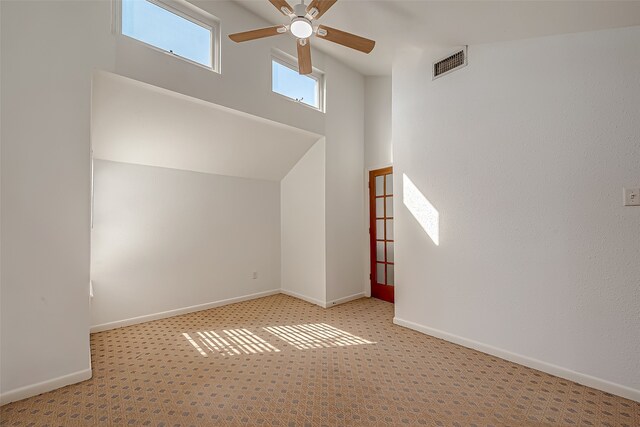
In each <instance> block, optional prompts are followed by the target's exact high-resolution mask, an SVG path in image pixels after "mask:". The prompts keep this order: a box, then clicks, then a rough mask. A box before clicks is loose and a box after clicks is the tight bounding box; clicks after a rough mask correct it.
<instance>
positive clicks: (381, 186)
mask: <svg viewBox="0 0 640 427" xmlns="http://www.w3.org/2000/svg"><path fill="white" fill-rule="evenodd" d="M369 236H370V241H371V245H370V246H371V250H370V254H371V296H372V297H375V298H380V299H382V300H385V301H389V302H393V295H394V292H393V290H394V271H393V270H394V256H393V252H394V250H393V168H391V167H388V168H384V169H378V170H374V171H371V172H369Z"/></svg>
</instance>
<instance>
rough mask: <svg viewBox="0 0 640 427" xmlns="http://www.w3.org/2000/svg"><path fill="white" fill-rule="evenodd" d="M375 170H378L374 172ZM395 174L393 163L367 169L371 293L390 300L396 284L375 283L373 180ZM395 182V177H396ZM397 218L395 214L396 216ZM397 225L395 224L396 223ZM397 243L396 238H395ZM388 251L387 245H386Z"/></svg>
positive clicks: (392, 299)
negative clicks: (380, 176) (379, 176)
mask: <svg viewBox="0 0 640 427" xmlns="http://www.w3.org/2000/svg"><path fill="white" fill-rule="evenodd" d="M374 172H377V173H376V174H374ZM389 173H391V174H393V165H387V166H382V167H373V168H368V169H367V171H366V180H367V184H366V186H367V218H368V221H369V228H368V237H369V239H368V240H369V244H368V247H369V268H368V274H369V294H370V296H372V297H374V298H380V299H382V300H385V301H388V302H392V303H393V302H394V294H395V285H377V281H376V282H375V283H374V280H375V276H376V271H375V266H376V262H377V260H376V241H377V239H376V237H377V236H375V233H374V230H373V227H375V226H376V212H375V199H376V196H375V190H374V188H373V186H372V180H375V177H376V176H378V175H387V174H389ZM394 182H395V179H394ZM392 195H393V197H394V198H395V193H394V192H393V190H392ZM394 218H395V216H394ZM394 225H395V224H394ZM394 244H395V240H394ZM385 251H386V245H385Z"/></svg>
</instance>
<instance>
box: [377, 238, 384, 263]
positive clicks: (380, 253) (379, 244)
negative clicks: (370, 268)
mask: <svg viewBox="0 0 640 427" xmlns="http://www.w3.org/2000/svg"><path fill="white" fill-rule="evenodd" d="M376 261H383V262H384V242H376Z"/></svg>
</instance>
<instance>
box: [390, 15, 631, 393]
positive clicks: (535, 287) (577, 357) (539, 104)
mask: <svg viewBox="0 0 640 427" xmlns="http://www.w3.org/2000/svg"><path fill="white" fill-rule="evenodd" d="M638 40H640V27H633V28H627V29H621V30H612V31H602V32H593V33H582V34H572V35H565V36H557V37H547V38H540V39H532V40H523V41H517V42H511V43H500V44H488V45H478V46H471V47H470V48H469V61H470V62H469V65H468V67H466V68H464V69H462V70H460V71H457V72H455V73H453V74H451V75H449V76H446V77H444V78H441V79H438V80H435V81H432V80H431V78H430V76H429V75H428V73H425V70H429V69H430V64H431V61H432V60H433V59H437V58H432V57H430V56H429V55H426V54H424V53H423V52H421V51H418V50H413V51H412V50H406V51H403V52H402V53H401V54H399V56H398V58H397V61H396V62H395V64H394V68H393V88H394V93H393V111H394V116H393V142H394V152H393V156H394V163H395V164H394V167H395V174H396V177H398V178H399V177H401V176H402V174H406V175H407V176H408V177H409V178H410V179H411V180H412V181H413V182H414V183H415V184H416V186H417V187H419V189H420V191H421V192H422V193H423V194H424V195H425V196H426V198H428V199H429V200H430V202H431V203H432V204H433V205H434V206H435V208H436V209H437V210H438V211H439V214H440V246H436V245H435V244H434V243H433V242H432V241H431V240H430V239H429V237H427V235H426V234H425V233H424V232H423V230H422V228H421V227H420V226H419V225H418V223H417V221H416V220H415V219H414V218H413V217H412V216H411V214H410V213H409V212H408V211H407V209H406V208H405V207H404V206H403V205H402V197H397V198H396V200H395V202H396V205H395V212H396V215H397V216H396V238H397V244H396V260H397V265H396V275H397V282H396V283H397V286H396V320H397V321H398V322H399V323H402V324H405V325H408V326H411V327H414V328H417V329H420V330H423V331H425V332H427V333H431V334H435V335H439V336H442V337H445V338H446V339H450V340H453V341H457V342H461V343H463V344H465V345H468V346H471V347H476V348H480V349H482V350H483V351H487V352H489V353H493V354H497V355H500V356H502V357H506V358H510V359H512V360H516V361H518V362H520V363H524V364H528V365H531V366H536V367H538V368H539V369H542V370H546V371H549V372H552V373H556V374H558V375H561V376H565V377H569V378H571V379H574V380H577V381H580V382H583V383H586V384H588V385H592V386H595V387H599V388H602V389H605V390H608V391H611V392H613V393H617V394H621V395H624V396H627V397H631V398H634V399H636V400H640V358H639V357H638V355H639V354H640V316H639V315H638V314H639V313H640V294H639V292H640V263H639V262H638V260H639V259H640V209H639V208H631V207H623V206H622V187H623V186H625V185H626V186H632V185H633V186H638V185H640V121H638V117H639V116H640V109H639V105H640V78H638V76H639V72H640V44H639V43H638ZM395 183H396V185H395V188H394V190H395V192H396V193H399V194H400V195H402V180H401V179H396V180H395Z"/></svg>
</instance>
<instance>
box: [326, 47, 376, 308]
mask: <svg viewBox="0 0 640 427" xmlns="http://www.w3.org/2000/svg"><path fill="white" fill-rule="evenodd" d="M325 69H326V72H327V82H326V85H327V113H326V114H327V122H326V125H325V133H324V135H326V139H327V142H326V224H327V225H326V227H327V238H326V240H327V243H326V244H327V246H326V249H327V294H326V298H327V303H328V304H329V305H331V304H332V303H333V302H341V301H344V300H348V299H350V298H356V297H360V296H363V295H364V289H365V286H366V283H365V281H364V278H363V270H362V266H363V263H364V260H365V259H366V257H367V253H366V252H365V251H364V250H363V247H362V241H363V239H364V233H365V230H366V227H367V225H366V222H365V219H364V217H363V215H362V213H363V211H364V209H365V207H364V197H363V192H364V189H363V188H362V170H363V164H364V105H363V104H364V78H363V77H362V76H361V75H360V74H358V73H356V72H355V71H353V70H351V69H350V68H348V67H346V66H344V65H342V64H341V63H339V62H337V61H335V60H333V59H331V58H329V57H327V58H326V61H325ZM337 76H340V77H341V78H340V79H338V78H336V77H337ZM329 95H331V96H329Z"/></svg>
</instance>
